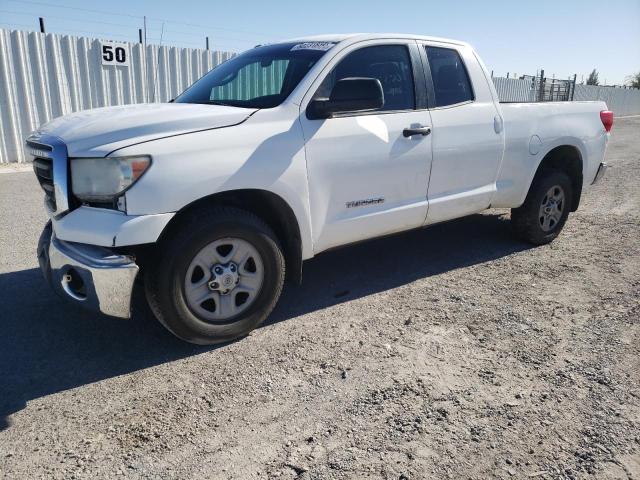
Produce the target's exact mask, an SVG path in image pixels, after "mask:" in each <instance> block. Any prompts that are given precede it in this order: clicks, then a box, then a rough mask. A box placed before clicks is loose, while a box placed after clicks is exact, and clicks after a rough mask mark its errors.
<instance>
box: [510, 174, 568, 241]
mask: <svg viewBox="0 0 640 480" xmlns="http://www.w3.org/2000/svg"><path fill="white" fill-rule="evenodd" d="M572 198H573V188H572V185H571V179H570V178H569V177H568V176H567V174H566V173H564V172H561V171H558V170H547V171H542V172H541V173H540V174H538V175H536V178H535V179H534V180H533V183H532V184H531V188H530V189H529V193H528V194H527V198H526V199H525V201H524V203H523V204H522V206H520V207H518V208H514V209H512V210H511V223H512V224H513V228H514V230H515V232H516V235H518V237H520V238H521V239H522V240H524V241H526V242H529V243H533V244H534V245H544V244H546V243H549V242H551V241H553V240H554V239H555V238H556V237H557V236H558V235H559V234H560V232H561V231H562V227H564V224H565V222H566V221H567V217H568V216H569V212H570V211H571V199H572Z"/></svg>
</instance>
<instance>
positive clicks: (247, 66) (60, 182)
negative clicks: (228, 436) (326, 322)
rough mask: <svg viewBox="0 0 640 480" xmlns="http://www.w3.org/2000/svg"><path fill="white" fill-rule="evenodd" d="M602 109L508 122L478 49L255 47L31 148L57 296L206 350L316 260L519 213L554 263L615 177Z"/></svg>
mask: <svg viewBox="0 0 640 480" xmlns="http://www.w3.org/2000/svg"><path fill="white" fill-rule="evenodd" d="M612 123H613V114H612V112H610V111H608V110H607V106H606V105H605V103H603V102H548V103H512V104H511V103H510V104H501V103H500V101H499V99H498V95H497V94H496V90H495V88H494V86H493V83H492V80H491V77H490V75H489V72H488V70H487V68H486V67H485V65H484V64H483V62H482V61H481V59H480V58H479V57H478V55H477V54H476V52H475V51H474V50H473V48H472V47H471V46H469V45H468V44H466V43H463V42H459V41H454V40H446V39H440V38H431V37H423V36H412V35H395V34H394V35H387V34H354V35H328V36H320V37H310V38H300V39H294V40H290V41H284V42H281V43H274V44H270V45H263V46H257V47H255V48H253V49H251V50H249V51H247V52H245V53H242V54H240V55H237V56H235V57H233V58H232V59H230V60H228V61H226V62H224V63H222V64H220V65H218V66H217V67H216V68H214V69H213V70H211V71H210V72H208V73H207V74H206V75H204V76H203V77H202V78H200V79H199V80H198V81H196V82H195V83H194V84H193V85H192V86H191V87H189V88H188V89H187V90H185V91H184V92H183V93H182V94H181V95H179V96H178V97H177V98H175V99H174V100H172V101H170V102H169V103H164V104H139V105H126V106H115V107H106V108H97V109H93V110H89V111H82V112H77V113H73V114H70V115H66V116H63V117H60V118H57V119H54V120H53V121H51V122H49V123H47V124H45V125H43V126H42V127H41V128H39V129H38V130H37V131H35V132H34V133H33V134H31V135H30V136H29V137H28V139H27V141H26V144H27V148H28V150H29V151H30V153H31V154H32V156H33V167H34V170H35V174H36V176H37V179H38V181H39V183H40V185H41V186H42V188H43V189H44V193H45V208H46V209H47V211H48V214H49V217H50V222H49V223H48V224H47V226H46V227H45V229H44V231H43V233H42V236H41V238H40V241H39V245H38V258H39V262H40V266H41V269H42V271H43V273H44V275H45V277H46V279H47V280H48V282H49V283H50V285H51V286H52V288H53V289H54V290H55V291H56V292H57V293H59V294H60V295H61V296H63V297H65V298H66V299H68V300H70V301H71V302H75V303H77V304H79V305H83V306H86V307H89V308H91V309H94V310H96V311H99V312H102V313H104V314H106V315H110V316H114V317H123V318H128V317H130V315H131V298H132V291H133V289H134V285H139V288H144V291H145V293H146V298H147V300H148V303H149V305H150V307H151V310H152V311H153V312H154V314H155V315H156V316H157V318H158V320H159V321H160V322H161V323H162V324H163V325H164V326H165V327H166V328H167V329H168V330H170V331H171V332H172V333H173V334H175V335H176V336H178V337H179V338H181V339H183V340H186V341H188V342H193V343H197V344H212V343H218V342H226V341H230V340H232V339H235V338H238V337H240V336H242V335H245V334H246V333H247V332H249V331H251V330H252V329H254V328H256V327H257V326H258V325H260V323H261V322H263V321H264V320H265V318H267V316H268V315H269V314H270V312H271V311H272V309H273V308H274V306H275V304H276V302H277V300H278V297H279V296H280V293H281V291H282V288H283V284H284V281H285V277H287V279H289V280H291V281H294V282H299V281H300V280H301V276H302V265H303V262H304V260H307V259H309V258H311V257H313V256H315V255H317V254H319V253H321V252H323V251H326V250H328V249H333V248H336V247H340V246H344V245H348V244H351V243H354V242H359V241H362V240H366V239H371V238H375V237H380V236H382V235H389V234H392V233H395V232H401V231H405V230H409V229H414V228H421V227H426V226H429V225H432V224H435V223H439V222H444V221H447V220H451V219H455V218H459V217H463V216H466V215H470V214H475V213H477V212H481V211H483V210H486V209H488V208H492V207H496V208H510V209H511V222H512V224H513V230H514V232H515V234H516V235H517V236H518V237H519V238H520V239H522V240H524V241H527V242H530V243H533V244H536V245H542V244H546V243H548V242H551V241H552V240H553V239H554V238H556V237H557V236H558V234H559V233H560V231H561V230H562V228H563V226H564V224H565V222H566V221H567V217H568V215H569V213H570V212H574V211H575V210H576V209H577V208H578V205H579V203H580V197H581V195H582V193H583V191H584V190H585V189H586V188H587V187H588V186H589V185H591V184H592V183H594V182H596V181H597V180H598V179H599V178H600V177H601V176H602V174H603V173H604V171H605V169H606V163H605V162H604V154H605V148H606V145H607V141H608V137H609V130H610V129H611V126H612Z"/></svg>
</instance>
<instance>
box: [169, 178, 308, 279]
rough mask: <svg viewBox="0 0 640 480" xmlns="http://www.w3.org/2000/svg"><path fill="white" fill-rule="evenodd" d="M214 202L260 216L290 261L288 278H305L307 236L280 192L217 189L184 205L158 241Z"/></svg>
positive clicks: (287, 265) (215, 204) (287, 270)
mask: <svg viewBox="0 0 640 480" xmlns="http://www.w3.org/2000/svg"><path fill="white" fill-rule="evenodd" d="M214 206H225V207H235V208H239V209H241V210H245V211H248V212H251V213H253V214H254V215H257V216H258V217H260V218H261V219H262V220H263V221H264V222H265V223H267V225H269V227H271V229H272V230H273V231H274V233H275V234H276V236H277V237H278V240H279V241H280V243H281V245H282V249H283V253H284V257H285V262H286V276H287V280H289V281H292V282H294V283H300V282H301V280H302V259H303V238H302V232H301V228H300V224H299V221H298V218H297V216H296V214H295V212H294V210H293V208H292V207H291V206H290V205H289V203H287V202H286V201H285V200H284V199H283V198H282V197H281V196H280V195H278V194H276V193H273V192H271V191H268V190H262V189H255V188H250V189H238V190H226V191H223V192H217V193H214V194H211V195H208V196H206V197H203V198H200V199H198V200H195V201H193V202H192V203H190V204H188V205H185V206H184V207H183V208H181V209H180V210H179V211H178V212H177V213H176V214H175V215H174V217H173V218H172V219H171V221H170V222H169V223H168V224H167V226H166V227H165V228H164V230H163V231H162V233H161V234H160V237H159V238H158V241H157V243H160V242H162V240H163V238H167V237H168V236H170V235H171V234H172V233H173V232H174V231H175V230H176V229H179V228H180V224H181V221H182V220H181V219H183V218H185V217H186V215H187V214H188V213H189V212H191V211H193V210H195V209H198V208H207V207H214Z"/></svg>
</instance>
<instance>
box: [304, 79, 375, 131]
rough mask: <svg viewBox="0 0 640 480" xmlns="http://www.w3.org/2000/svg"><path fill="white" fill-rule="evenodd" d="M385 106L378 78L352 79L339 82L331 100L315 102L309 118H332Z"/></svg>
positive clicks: (334, 88)
mask: <svg viewBox="0 0 640 480" xmlns="http://www.w3.org/2000/svg"><path fill="white" fill-rule="evenodd" d="M383 105H384V92H383V91H382V85H381V84H380V80H378V79H377V78H360V77H351V78H343V79H342V80H338V81H337V82H336V84H335V85H334V86H333V90H331V95H330V97H329V98H320V99H317V100H313V101H312V102H311V103H309V106H308V107H307V118H308V119H310V120H317V119H321V118H331V117H332V116H333V114H335V113H346V112H368V111H371V110H377V109H379V108H382V106H383Z"/></svg>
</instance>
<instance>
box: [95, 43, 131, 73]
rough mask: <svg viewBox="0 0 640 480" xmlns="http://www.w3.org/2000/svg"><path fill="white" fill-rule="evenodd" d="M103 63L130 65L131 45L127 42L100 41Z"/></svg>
mask: <svg viewBox="0 0 640 480" xmlns="http://www.w3.org/2000/svg"><path fill="white" fill-rule="evenodd" d="M100 55H101V56H102V65H120V66H125V67H128V66H129V45H128V44H126V43H115V42H100Z"/></svg>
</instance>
